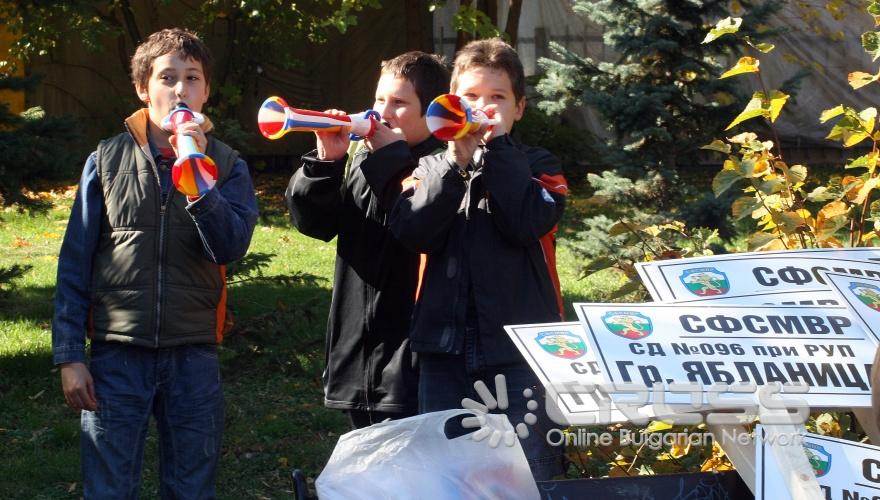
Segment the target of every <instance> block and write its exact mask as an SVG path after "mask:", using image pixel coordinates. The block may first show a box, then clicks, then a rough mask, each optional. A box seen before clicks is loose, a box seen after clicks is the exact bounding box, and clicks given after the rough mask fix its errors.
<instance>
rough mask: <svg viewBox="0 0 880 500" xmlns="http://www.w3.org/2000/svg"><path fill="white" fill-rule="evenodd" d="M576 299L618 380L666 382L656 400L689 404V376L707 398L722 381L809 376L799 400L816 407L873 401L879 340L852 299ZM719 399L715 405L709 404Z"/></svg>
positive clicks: (609, 374)
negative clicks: (853, 313) (852, 307)
mask: <svg viewBox="0 0 880 500" xmlns="http://www.w3.org/2000/svg"><path fill="white" fill-rule="evenodd" d="M574 306H575V310H576V311H577V314H578V317H579V318H580V320H581V323H582V325H583V326H584V329H585V331H586V333H587V342H588V343H589V344H590V345H592V346H593V347H594V348H595V350H596V356H597V359H598V361H599V365H600V369H601V370H602V372H603V376H604V377H605V378H606V379H607V380H608V381H609V382H611V383H614V384H641V385H644V386H648V387H651V386H652V385H653V384H654V383H659V384H662V388H661V390H660V391H657V392H654V393H652V394H651V400H650V401H651V404H652V405H654V406H655V407H656V405H658V404H662V403H664V402H665V403H672V404H692V399H691V398H692V397H693V391H694V389H693V388H692V389H690V390H685V389H682V388H681V387H682V386H683V385H685V384H691V385H692V386H693V385H694V384H696V390H697V391H698V392H699V394H701V395H702V396H703V398H704V399H703V402H704V403H706V402H708V401H709V399H708V397H709V396H710V395H713V394H714V395H717V392H718V390H720V388H719V386H726V385H729V384H740V383H742V384H748V383H751V384H755V385H757V386H766V385H770V384H769V383H772V382H781V383H783V384H785V383H792V384H798V383H800V384H806V386H808V388H809V390H808V392H805V393H798V394H796V395H795V396H796V397H794V398H793V399H792V400H800V401H802V402H805V403H806V404H808V405H810V406H814V407H815V406H822V407H862V406H864V407H868V406H870V404H871V403H870V397H871V390H870V386H869V381H870V369H871V363H872V361H873V354H874V344H873V341H872V340H870V339H869V338H868V337H867V334H866V333H865V332H864V331H862V329H861V328H859V327H858V326H857V325H855V324H853V321H852V320H851V319H850V318H849V317H848V315H847V309H846V308H845V307H840V306H825V307H818V306H772V307H766V306H765V307H757V306H733V305H714V304H713V305H703V304H700V305H677V304H583V303H581V304H575V305H574ZM713 386H714V387H713ZM731 392H737V393H739V392H742V394H741V395H739V396H738V400H737V404H739V402H742V401H743V400H746V401H752V402H757V401H758V398H759V395H757V394H755V393H754V391H753V392H752V393H748V392H746V391H739V390H737V391H731ZM786 393H791V394H794V388H793V387H792V388H788V387H786V388H784V390H783V392H782V393H781V394H780V396H782V395H783V394H786ZM658 397H660V398H662V399H663V401H659V400H657V398H658ZM615 401H617V404H618V406H620V400H619V399H615ZM707 404H708V403H707ZM731 406H734V405H731ZM712 407H717V406H712V405H711V404H708V406H707V408H703V409H709V408H712ZM703 409H701V410H703ZM655 412H656V413H657V414H665V412H663V411H660V410H658V409H657V408H655Z"/></svg>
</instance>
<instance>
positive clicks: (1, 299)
mask: <svg viewBox="0 0 880 500" xmlns="http://www.w3.org/2000/svg"><path fill="white" fill-rule="evenodd" d="M54 295H55V287H54V286H16V287H15V288H13V289H12V290H9V291H8V292H5V293H2V294H0V320H30V321H34V322H36V323H47V324H48V323H51V322H52V300H53V297H54Z"/></svg>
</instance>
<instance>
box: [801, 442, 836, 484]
mask: <svg viewBox="0 0 880 500" xmlns="http://www.w3.org/2000/svg"><path fill="white" fill-rule="evenodd" d="M804 452H805V453H806V454H807V460H808V461H809V462H810V466H811V467H813V474H816V477H822V476H824V475H825V474H828V471H830V470H831V453H828V452H827V451H825V448H824V447H823V446H822V445H818V444H815V443H804Z"/></svg>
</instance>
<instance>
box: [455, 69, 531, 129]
mask: <svg viewBox="0 0 880 500" xmlns="http://www.w3.org/2000/svg"><path fill="white" fill-rule="evenodd" d="M455 83H456V86H455V93H456V95H458V96H461V97H463V98H464V99H465V100H466V101H467V102H468V104H470V106H471V107H472V108H475V109H485V108H486V107H487V106H489V105H490V104H494V108H495V114H496V116H498V115H500V117H501V124H499V125H496V127H502V130H503V131H504V133H507V134H509V133H510V131H511V129H513V124H514V123H516V122H517V121H518V120H519V119H520V118H522V115H523V111H524V110H525V109H526V98H525V97H522V98H520V100H519V101H517V100H516V96H514V94H513V83H511V81H510V77H509V76H508V75H507V72H505V71H503V70H500V69H492V68H486V67H475V68H471V69H469V70H467V71H464V72H462V73H459V75H458V79H457V80H456V82H455Z"/></svg>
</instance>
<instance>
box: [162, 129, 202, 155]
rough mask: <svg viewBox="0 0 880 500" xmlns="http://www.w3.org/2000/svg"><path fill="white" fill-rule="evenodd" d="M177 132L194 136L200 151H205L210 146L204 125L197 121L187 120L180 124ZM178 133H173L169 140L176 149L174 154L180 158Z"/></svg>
mask: <svg viewBox="0 0 880 500" xmlns="http://www.w3.org/2000/svg"><path fill="white" fill-rule="evenodd" d="M177 134H183V135H188V136H190V137H192V138H193V139H194V140H195V141H196V147H197V148H198V149H199V151H200V152H202V153H204V152H205V150H206V149H207V148H208V138H207V137H205V132H204V131H202V127H201V126H199V125H198V124H197V123H196V122H186V123H182V124H180V126H178V128H177ZM177 134H171V137H169V138H168V142H170V143H171V147H172V148H173V149H174V156H175V157H177V158H180V153H179V152H178V151H177Z"/></svg>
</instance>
